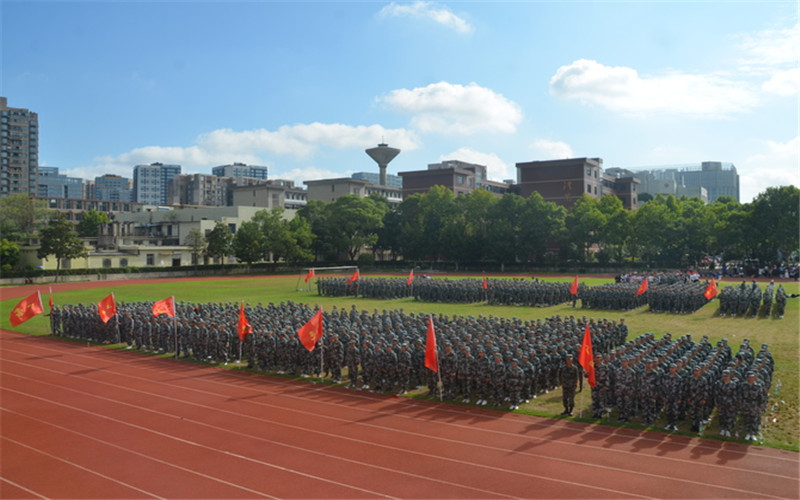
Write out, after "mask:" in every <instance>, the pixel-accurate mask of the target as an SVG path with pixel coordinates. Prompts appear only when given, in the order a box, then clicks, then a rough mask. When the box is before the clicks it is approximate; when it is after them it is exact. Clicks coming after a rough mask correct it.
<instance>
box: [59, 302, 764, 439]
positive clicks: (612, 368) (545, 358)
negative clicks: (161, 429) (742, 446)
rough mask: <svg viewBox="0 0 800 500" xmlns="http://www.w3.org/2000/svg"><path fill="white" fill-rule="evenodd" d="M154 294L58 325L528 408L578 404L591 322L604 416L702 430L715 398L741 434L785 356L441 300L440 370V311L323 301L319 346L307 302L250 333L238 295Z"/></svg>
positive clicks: (724, 424) (596, 412)
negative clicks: (465, 307)
mask: <svg viewBox="0 0 800 500" xmlns="http://www.w3.org/2000/svg"><path fill="white" fill-rule="evenodd" d="M152 305H153V304H152V303H151V302H139V303H126V302H120V303H119V304H118V305H117V307H118V309H117V315H116V317H115V318H114V319H112V320H110V321H109V322H107V323H103V322H102V321H101V320H100V319H99V315H98V313H97V309H96V306H95V305H94V304H92V305H83V304H76V305H62V306H55V307H54V308H53V311H52V312H51V316H50V319H51V328H52V331H53V333H54V334H55V335H60V336H65V337H70V338H81V339H86V340H91V341H94V342H100V343H124V344H127V346H128V347H129V348H130V349H138V350H142V351H148V352H156V353H172V354H174V355H175V356H176V357H180V358H188V359H192V360H197V361H203V362H209V363H221V364H223V363H229V362H232V361H238V360H243V361H246V362H247V365H248V366H249V367H250V368H252V369H254V370H259V371H263V372H267V373H278V374H289V375H292V376H310V375H315V376H321V377H326V378H328V379H329V380H330V381H331V382H334V383H346V384H347V385H348V387H351V388H354V389H362V390H373V391H380V392H387V393H398V394H401V393H405V392H408V391H411V390H414V389H416V388H420V387H425V386H427V388H428V390H429V394H430V395H431V396H432V397H442V398H444V399H447V400H451V401H460V402H468V403H473V404H479V405H489V404H490V405H492V406H495V407H498V408H509V409H517V408H519V406H520V405H521V404H524V403H526V402H529V401H530V400H531V399H534V398H536V397H538V396H541V395H542V394H546V393H548V392H550V391H553V390H555V389H557V388H559V387H566V388H567V390H566V391H564V401H565V412H564V414H566V415H571V414H572V408H571V406H570V403H568V401H569V395H568V394H566V393H567V392H569V391H571V390H573V389H572V387H574V382H575V381H573V380H571V379H570V377H571V376H572V374H574V373H575V372H576V371H577V373H578V375H577V378H578V382H579V384H580V386H581V387H582V386H583V376H582V375H581V370H580V367H579V365H578V363H577V356H578V352H579V350H580V345H581V340H582V336H583V333H584V331H585V327H586V325H587V324H588V326H589V329H590V332H591V336H592V344H593V350H594V353H595V360H594V367H595V368H594V369H595V373H596V380H597V384H596V386H595V387H593V388H592V390H591V392H592V416H593V417H594V418H604V417H606V416H608V415H610V414H611V413H612V412H616V415H617V417H618V420H619V421H620V422H624V423H628V422H631V421H632V419H634V418H635V417H641V421H640V423H641V424H642V425H644V426H652V425H654V423H655V421H656V420H657V419H658V418H659V417H660V416H661V415H662V414H663V416H664V417H665V420H666V423H667V429H668V430H677V425H678V423H679V422H681V421H684V420H685V422H686V424H687V425H688V427H689V430H690V431H693V432H700V431H702V430H703V428H704V427H707V426H708V423H709V419H710V416H711V414H712V411H713V410H714V409H715V408H716V409H717V414H718V417H719V418H718V420H719V432H720V434H721V435H723V436H731V431H733V430H734V429H736V428H737V427H736V424H737V419H738V421H740V426H741V429H742V435H743V436H744V437H745V438H746V439H755V438H756V436H758V434H759V432H760V427H759V426H760V422H761V416H762V415H763V413H764V411H765V409H766V402H767V399H768V392H769V389H770V386H771V378H772V372H773V369H774V361H773V359H772V355H771V354H770V353H769V350H768V347H767V346H766V345H763V346H762V348H761V350H760V351H759V352H758V353H757V354H756V353H754V352H753V349H752V348H751V347H750V345H749V341H745V342H743V343H742V345H741V346H740V349H739V351H738V352H737V354H736V355H735V356H733V355H732V354H731V349H730V347H729V346H728V343H727V341H726V340H725V339H723V340H721V341H719V342H718V343H717V345H716V347H713V346H711V344H710V343H709V342H708V340H707V339H706V338H705V337H704V338H703V339H701V340H700V341H699V342H698V343H695V342H693V341H692V339H691V336H689V335H685V336H683V337H680V338H679V339H675V340H673V339H672V337H671V336H670V335H669V334H667V335H665V336H664V337H663V338H661V339H656V338H655V337H654V336H653V334H644V335H640V336H638V337H636V338H634V339H631V340H628V327H627V325H626V324H625V321H624V319H621V320H619V321H618V322H617V321H609V320H606V319H597V320H595V319H587V318H586V317H585V316H584V317H582V318H578V317H575V316H566V317H561V316H553V317H550V318H547V319H545V320H541V319H539V320H531V321H524V320H520V319H517V318H510V319H508V318H501V317H496V316H477V317H474V316H446V315H441V314H440V315H434V316H433V317H432V318H433V322H434V324H435V331H436V337H437V343H438V358H439V372H438V373H434V372H432V371H431V370H428V369H426V368H425V362H424V359H425V350H426V334H427V329H428V319H429V315H423V314H414V313H405V312H404V311H403V310H402V309H399V310H391V311H387V310H383V311H378V310H377V309H376V310H374V311H372V312H368V311H365V310H361V311H359V310H358V309H357V308H356V306H353V307H352V308H351V309H350V310H345V309H341V308H338V309H337V308H335V307H334V308H333V309H332V310H331V311H325V312H324V315H323V318H324V322H323V324H324V332H325V333H324V335H323V336H322V338H321V340H320V341H319V344H318V348H316V349H314V350H312V351H308V350H307V349H306V348H305V347H303V345H302V344H301V343H300V341H299V340H298V335H297V331H298V330H299V329H300V328H301V327H302V326H303V324H305V322H307V321H308V319H309V318H310V317H311V316H312V315H313V313H314V310H312V309H311V308H310V307H309V306H307V305H304V304H297V303H293V302H284V303H280V304H272V303H270V304H267V305H263V304H257V305H253V306H246V307H245V309H244V310H245V314H246V317H247V318H248V320H249V322H250V324H251V326H252V331H251V332H252V333H250V334H249V335H247V337H246V339H245V341H244V342H241V341H240V340H239V337H238V333H237V329H236V325H237V319H238V315H239V306H238V305H237V304H233V303H208V304H195V303H184V302H181V303H178V304H176V316H175V318H172V317H169V316H166V315H161V316H158V317H155V316H153V314H152ZM176 346H177V347H176ZM572 378H575V377H572ZM572 396H573V397H574V394H572ZM571 404H574V403H571Z"/></svg>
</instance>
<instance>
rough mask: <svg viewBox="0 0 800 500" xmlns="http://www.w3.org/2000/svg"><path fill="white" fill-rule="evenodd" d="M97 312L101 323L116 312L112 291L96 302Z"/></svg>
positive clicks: (106, 321) (105, 321)
mask: <svg viewBox="0 0 800 500" xmlns="http://www.w3.org/2000/svg"><path fill="white" fill-rule="evenodd" d="M97 312H99V313H100V319H101V320H103V323H108V320H110V319H111V318H113V317H114V315H115V314H117V303H116V302H114V294H113V293H112V294H110V295H109V296H108V297H106V298H104V299H103V300H101V301H100V302H98V303H97Z"/></svg>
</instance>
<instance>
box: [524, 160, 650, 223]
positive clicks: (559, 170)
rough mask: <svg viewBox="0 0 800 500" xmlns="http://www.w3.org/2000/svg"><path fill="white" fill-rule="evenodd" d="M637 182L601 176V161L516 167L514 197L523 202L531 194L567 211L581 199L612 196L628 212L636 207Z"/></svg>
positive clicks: (575, 161) (544, 163)
mask: <svg viewBox="0 0 800 500" xmlns="http://www.w3.org/2000/svg"><path fill="white" fill-rule="evenodd" d="M638 185H639V183H638V181H637V180H636V179H633V178H632V177H630V176H626V177H620V178H616V177H612V176H608V175H604V173H603V160H602V159H601V158H568V159H563V160H544V161H530V162H523V163H517V185H516V186H515V188H516V190H517V192H518V194H519V195H520V196H522V197H524V198H527V197H528V196H530V195H531V194H532V193H533V192H534V191H536V192H538V193H539V194H540V195H541V196H542V197H543V198H544V199H545V200H546V201H552V202H554V203H555V204H557V205H561V206H563V207H566V208H571V207H572V206H573V205H574V204H575V202H576V201H577V200H578V198H580V197H581V195H583V194H585V195H587V196H590V197H592V198H600V197H602V196H604V195H606V194H614V195H616V196H617V197H618V198H620V199H621V200H622V204H623V206H624V207H625V208H627V209H628V210H634V209H636V206H637V204H638Z"/></svg>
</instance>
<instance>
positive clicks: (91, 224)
mask: <svg viewBox="0 0 800 500" xmlns="http://www.w3.org/2000/svg"><path fill="white" fill-rule="evenodd" d="M109 220H110V219H109V218H108V214H107V213H105V212H98V211H96V210H95V209H93V208H92V209H91V210H89V211H88V212H84V214H83V216H82V217H81V221H80V222H79V223H78V226H77V228H76V229H77V231H78V236H80V237H82V238H94V237H95V236H97V235H98V234H100V227H99V226H100V224H102V223H108V222H109Z"/></svg>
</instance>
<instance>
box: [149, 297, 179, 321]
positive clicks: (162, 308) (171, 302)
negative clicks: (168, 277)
mask: <svg viewBox="0 0 800 500" xmlns="http://www.w3.org/2000/svg"><path fill="white" fill-rule="evenodd" d="M161 314H166V315H167V316H172V317H173V318H174V317H175V298H174V297H168V298H166V299H163V300H159V301H158V302H156V303H155V304H153V316H159V315H161Z"/></svg>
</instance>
